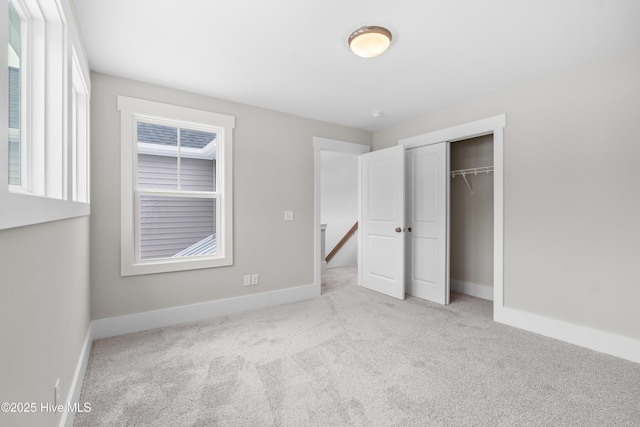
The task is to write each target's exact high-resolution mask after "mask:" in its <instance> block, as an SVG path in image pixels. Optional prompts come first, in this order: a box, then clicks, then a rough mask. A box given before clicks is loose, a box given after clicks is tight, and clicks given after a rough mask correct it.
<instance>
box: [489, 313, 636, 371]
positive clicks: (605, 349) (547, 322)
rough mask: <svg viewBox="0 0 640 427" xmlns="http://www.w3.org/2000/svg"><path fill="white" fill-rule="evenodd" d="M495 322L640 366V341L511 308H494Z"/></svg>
mask: <svg viewBox="0 0 640 427" xmlns="http://www.w3.org/2000/svg"><path fill="white" fill-rule="evenodd" d="M493 320H495V321H496V322H500V323H504V324H505V325H509V326H514V327H516V328H520V329H524V330H526V331H530V332H535V333H537V334H540V335H544V336H546V337H550V338H555V339H558V340H560V341H565V342H568V343H571V344H575V345H578V346H580V347H585V348H588V349H591V350H595V351H598V352H600V353H606V354H610V355H612V356H616V357H620V358H622V359H626V360H630V361H632V362H636V363H640V340H638V339H634V338H630V337H624V336H621V335H616V334H613V333H610V332H604V331H600V330H597V329H592V328H588V327H585V326H579V325H574V324H572V323H568V322H563V321H561V320H556V319H551V318H549V317H544V316H539V315H537V314H532V313H527V312H525V311H520V310H516V309H512V308H506V307H497V308H496V307H494V310H493Z"/></svg>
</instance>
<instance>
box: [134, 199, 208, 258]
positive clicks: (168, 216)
mask: <svg viewBox="0 0 640 427" xmlns="http://www.w3.org/2000/svg"><path fill="white" fill-rule="evenodd" d="M215 202H216V201H215V199H196V198H183V197H154V196H141V199H140V211H141V215H140V257H141V259H154V258H169V257H172V256H173V255H175V254H177V253H178V252H180V251H182V250H184V249H186V248H188V247H189V246H191V245H193V244H194V243H197V242H199V241H200V240H202V239H204V238H206V237H208V236H211V235H212V234H214V233H215V221H214V215H215Z"/></svg>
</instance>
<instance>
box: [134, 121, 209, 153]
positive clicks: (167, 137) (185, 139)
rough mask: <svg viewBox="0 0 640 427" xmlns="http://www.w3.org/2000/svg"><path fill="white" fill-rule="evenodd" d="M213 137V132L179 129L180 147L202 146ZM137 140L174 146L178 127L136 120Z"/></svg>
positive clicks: (176, 142) (176, 141)
mask: <svg viewBox="0 0 640 427" xmlns="http://www.w3.org/2000/svg"><path fill="white" fill-rule="evenodd" d="M215 139H216V134H215V133H211V132H202V131H198V130H191V129H180V146H181V147H190V148H204V147H205V146H207V145H208V144H209V143H211V142H212V141H215ZM138 142H146V143H149V144H160V145H168V146H173V147H175V146H177V145H178V129H177V128H175V127H172V126H163V125H157V124H152V123H143V122H138Z"/></svg>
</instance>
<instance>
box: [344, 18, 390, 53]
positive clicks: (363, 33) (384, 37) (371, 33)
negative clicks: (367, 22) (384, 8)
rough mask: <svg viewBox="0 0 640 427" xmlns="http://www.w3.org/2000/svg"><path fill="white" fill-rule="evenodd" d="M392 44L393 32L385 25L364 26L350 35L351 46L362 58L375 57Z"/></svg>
mask: <svg viewBox="0 0 640 427" xmlns="http://www.w3.org/2000/svg"><path fill="white" fill-rule="evenodd" d="M390 44H391V32H390V31H389V30H387V29H386V28H384V27H376V26H370V27H362V28H358V29H357V30H355V31H354V32H353V33H351V35H350V36H349V48H350V49H351V51H352V52H353V53H355V54H356V55H358V56H360V57H362V58H374V57H376V56H378V55H381V54H383V53H384V51H385V50H387V48H389V45H390Z"/></svg>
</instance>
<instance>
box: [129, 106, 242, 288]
mask: <svg viewBox="0 0 640 427" xmlns="http://www.w3.org/2000/svg"><path fill="white" fill-rule="evenodd" d="M118 110H119V111H120V126H121V128H120V129H121V134H120V138H121V150H120V175H121V179H120V184H121V190H120V191H121V200H120V205H121V218H120V220H121V223H120V256H121V262H120V274H121V275H122V276H132V275H139V274H153V273H165V272H170V271H185V270H194V269H200V268H212V267H223V266H229V265H233V192H232V178H233V149H232V148H233V129H234V128H235V118H234V117H233V116H227V115H224V114H218V113H213V112H210V111H203V110H196V109H192V108H187V107H180V106H176V105H170V104H164V103H160V102H154V101H147V100H144V99H138V98H131V97H127V96H122V95H120V96H118ZM145 117H146V118H150V119H152V120H153V119H158V120H167V121H171V120H175V121H178V122H183V123H188V124H193V125H195V126H197V125H198V124H200V125H207V126H211V127H214V128H219V129H221V134H220V135H218V138H219V139H220V141H219V142H220V143H218V144H217V150H218V151H217V158H218V159H219V162H218V163H217V165H216V168H217V173H219V177H220V182H219V183H217V185H218V186H220V188H222V191H221V193H222V198H220V199H218V200H219V204H217V207H216V209H219V212H220V213H221V222H220V230H217V232H216V235H217V236H216V237H217V239H218V245H219V246H218V252H219V254H217V255H215V256H198V257H184V258H163V259H157V260H144V261H137V260H136V256H135V254H136V245H137V239H136V238H135V233H136V226H135V221H136V218H137V213H136V202H135V177H136V165H137V161H136V159H137V144H136V141H135V127H134V124H135V122H136V120H137V119H139V118H145ZM156 193H157V195H161V194H162V192H156Z"/></svg>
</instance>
